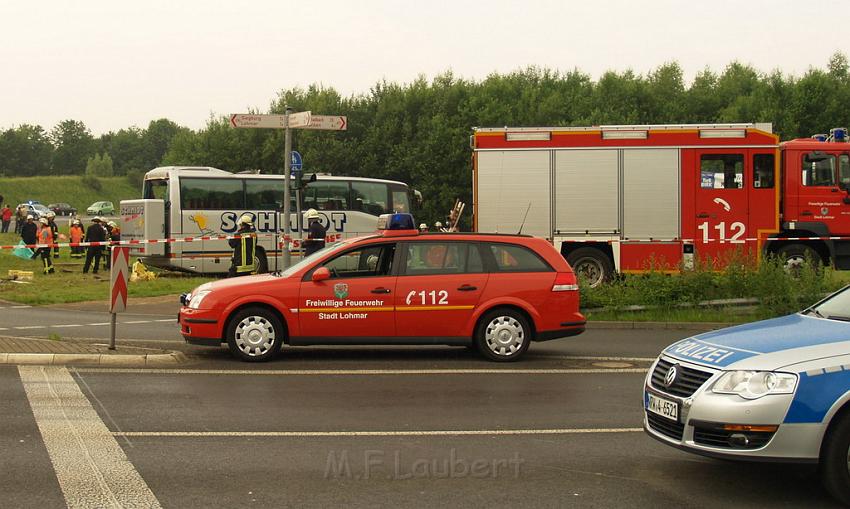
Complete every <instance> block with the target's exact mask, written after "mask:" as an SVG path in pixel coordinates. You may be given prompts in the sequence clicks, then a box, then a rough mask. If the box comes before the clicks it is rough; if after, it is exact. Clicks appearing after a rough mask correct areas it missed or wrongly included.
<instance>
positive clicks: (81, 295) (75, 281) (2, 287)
mask: <svg viewBox="0 0 850 509" xmlns="http://www.w3.org/2000/svg"><path fill="white" fill-rule="evenodd" d="M18 240H19V239H18V237H17V236H16V235H13V234H0V244H3V245H11V244H17V242H18ZM70 254H71V252H70V249H69V248H60V250H59V258H58V259H54V260H53V264H54V266H55V268H56V273H55V274H49V275H45V274H42V264H41V259H40V258H39V259H37V260H22V259H21V258H18V257H16V256H14V255H13V254H12V252H11V250H8V249H3V250H2V251H0V299H2V300H6V301H11V302H17V303H20V304H30V305H41V304H62V303H69V302H84V301H96V300H100V301H105V300H107V299H108V298H109V271H107V270H105V269H103V267H102V265H101V271H100V272H99V273H98V274H92V273H89V274H83V261H84V260H83V259H72V258H70ZM101 261H103V260H101ZM133 261H135V260H134V259H131V260H130V262H131V263H132V262H133ZM10 269H15V270H24V271H32V272H33V279H32V281H12V280H10V279H9V278H8V277H7V274H8V272H9V270H10ZM215 279H216V278H210V277H199V276H192V275H189V274H182V273H174V272H165V273H160V277H158V278H157V279H155V280H153V281H138V282H134V283H129V295H130V297H131V298H132V297H156V296H161V295H177V294H180V293H183V292H186V291H189V290H191V289H192V288H194V287H196V286H198V285H200V284H202V283H205V282H207V281H213V280H215Z"/></svg>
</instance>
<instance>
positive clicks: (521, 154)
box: [477, 150, 552, 238]
mask: <svg viewBox="0 0 850 509" xmlns="http://www.w3.org/2000/svg"><path fill="white" fill-rule="evenodd" d="M477 171H478V193H477V199H478V217H477V220H478V231H480V232H499V233H517V232H519V229H520V226H521V225H522V233H525V234H529V235H534V236H538V237H546V238H551V236H552V218H551V206H550V200H549V199H548V198H547V197H548V196H550V193H551V188H552V187H551V181H552V165H551V151H549V150H520V151H510V152H508V151H501V150H496V151H487V150H484V151H480V152H478V169H477ZM529 205H530V207H529ZM526 211H528V215H527V217H526ZM524 217H525V224H524V225H523V218H524Z"/></svg>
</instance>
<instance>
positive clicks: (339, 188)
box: [304, 180, 349, 210]
mask: <svg viewBox="0 0 850 509" xmlns="http://www.w3.org/2000/svg"><path fill="white" fill-rule="evenodd" d="M304 208H305V209H316V210H349V209H348V182H340V181H334V180H319V181H316V182H311V183H310V184H308V185H307V187H306V188H305V189H304Z"/></svg>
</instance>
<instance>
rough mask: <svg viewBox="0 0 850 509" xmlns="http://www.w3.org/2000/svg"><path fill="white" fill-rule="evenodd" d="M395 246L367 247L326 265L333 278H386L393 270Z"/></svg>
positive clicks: (339, 257)
mask: <svg viewBox="0 0 850 509" xmlns="http://www.w3.org/2000/svg"><path fill="white" fill-rule="evenodd" d="M393 252H395V245H393V244H389V245H380V246H367V247H362V248H359V249H355V250H353V251H346V252H345V253H342V254H341V255H339V256H337V257H335V258H333V259H331V260H330V261H328V262H326V263H325V264H324V266H325V267H327V268H328V270H330V271H331V278H337V279H342V278H352V277H369V276H386V275H387V274H389V273H390V271H391V270H392V259H393Z"/></svg>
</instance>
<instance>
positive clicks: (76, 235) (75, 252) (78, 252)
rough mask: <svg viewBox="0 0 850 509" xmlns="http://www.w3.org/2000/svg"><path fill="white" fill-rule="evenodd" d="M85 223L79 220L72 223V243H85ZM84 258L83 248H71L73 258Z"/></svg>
mask: <svg viewBox="0 0 850 509" xmlns="http://www.w3.org/2000/svg"><path fill="white" fill-rule="evenodd" d="M83 235H85V233H84V232H83V223H81V222H80V220H79V219H74V220H73V221H72V222H71V231H70V237H71V242H82V241H83ZM82 257H83V248H82V247H81V246H71V258H82Z"/></svg>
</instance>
